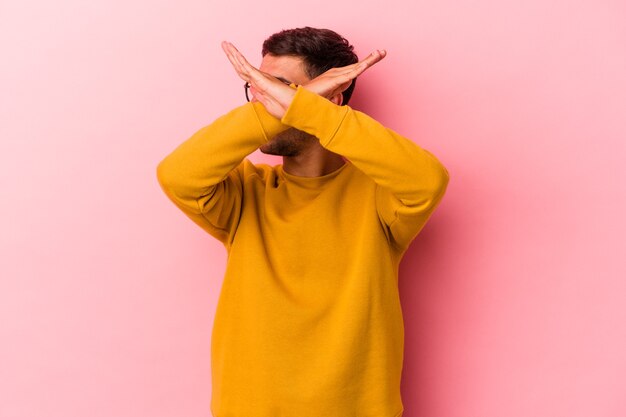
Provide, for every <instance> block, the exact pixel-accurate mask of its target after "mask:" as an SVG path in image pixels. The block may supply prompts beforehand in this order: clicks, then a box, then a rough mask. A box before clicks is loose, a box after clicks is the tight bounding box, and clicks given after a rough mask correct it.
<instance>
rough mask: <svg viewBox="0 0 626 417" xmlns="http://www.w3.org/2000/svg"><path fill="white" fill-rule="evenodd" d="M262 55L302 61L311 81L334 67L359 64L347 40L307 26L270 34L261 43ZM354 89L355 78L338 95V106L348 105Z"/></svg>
mask: <svg viewBox="0 0 626 417" xmlns="http://www.w3.org/2000/svg"><path fill="white" fill-rule="evenodd" d="M261 53H262V55H263V56H265V55H266V54H268V53H269V54H272V55H276V56H281V55H289V56H296V57H300V58H302V60H303V61H304V72H305V73H306V75H307V76H308V77H309V78H311V79H313V78H315V77H317V76H318V75H320V74H323V73H324V72H326V71H328V70H329V69H331V68H335V67H344V66H346V65H350V64H355V63H357V62H359V57H358V56H357V55H356V54H355V53H354V46H352V45H350V43H349V42H348V40H347V39H345V38H344V37H343V36H341V35H339V34H338V33H337V32H334V31H332V30H330V29H317V28H312V27H309V26H306V27H302V28H296V29H285V30H282V31H280V32H277V33H274V34H273V35H271V36H270V37H269V38H267V39H266V40H265V41H264V42H263V49H262V51H261ZM355 85H356V78H355V79H353V80H352V83H351V84H350V86H349V87H348V88H347V89H346V90H345V91H344V92H343V93H342V95H343V101H342V105H346V104H348V101H350V97H352V92H353V91H354V87H355Z"/></svg>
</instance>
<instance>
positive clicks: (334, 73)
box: [302, 49, 387, 104]
mask: <svg viewBox="0 0 626 417" xmlns="http://www.w3.org/2000/svg"><path fill="white" fill-rule="evenodd" d="M386 55H387V51H386V50H384V49H382V50H378V49H377V50H376V51H375V52H372V53H371V54H370V55H369V56H368V57H367V58H365V59H364V60H362V61H359V62H357V63H355V64H351V65H347V66H345V67H338V68H331V69H329V70H328V71H326V72H324V73H323V74H320V75H318V76H317V77H315V78H314V79H312V80H311V81H309V82H308V83H306V84H303V85H302V87H303V88H306V89H307V90H309V91H312V92H314V93H316V94H318V95H320V96H322V97H326V98H327V99H329V100H332V98H333V97H335V96H337V95H339V94H341V93H342V92H344V91H345V90H346V89H347V88H348V87H350V84H351V83H352V80H353V79H355V78H356V77H358V76H359V75H360V74H361V73H363V71H365V70H366V69H368V68H369V67H371V66H372V65H374V64H376V63H377V62H378V61H380V60H381V59H383V58H384V57H385V56H386ZM336 104H341V103H336Z"/></svg>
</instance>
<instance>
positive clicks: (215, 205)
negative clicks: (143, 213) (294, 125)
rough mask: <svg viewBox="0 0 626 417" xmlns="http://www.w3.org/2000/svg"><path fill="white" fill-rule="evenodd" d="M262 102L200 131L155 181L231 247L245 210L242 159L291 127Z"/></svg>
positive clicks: (173, 154)
mask: <svg viewBox="0 0 626 417" xmlns="http://www.w3.org/2000/svg"><path fill="white" fill-rule="evenodd" d="M288 128H289V127H288V126H285V125H283V124H282V123H281V122H280V120H278V119H277V118H275V117H274V116H272V115H271V114H269V113H268V112H267V110H265V107H263V105H262V104H261V103H259V102H250V103H246V104H244V105H242V106H240V107H237V108H235V109H233V110H231V111H230V112H228V113H227V114H225V115H223V116H221V117H219V118H218V119H216V120H215V121H214V122H212V123H211V124H209V125H207V126H205V127H203V128H201V129H199V130H198V131H196V132H195V133H194V134H193V135H192V136H191V137H190V138H189V139H187V140H186V141H185V142H183V143H181V144H180V145H179V146H178V147H177V148H176V149H174V151H172V152H171V153H170V154H169V155H167V156H166V157H165V158H164V159H163V160H162V161H161V162H160V163H159V164H158V165H157V179H158V181H159V184H160V186H161V188H162V189H163V191H164V193H165V194H166V195H167V197H168V198H169V199H170V200H171V201H172V202H173V203H174V204H175V205H176V206H177V207H178V208H179V209H181V210H182V211H183V213H184V214H185V215H186V216H188V217H189V218H190V219H191V220H193V221H194V222H195V223H196V224H198V225H199V226H200V227H201V228H203V229H204V230H205V231H207V232H208V233H209V234H211V235H212V236H213V237H215V238H216V239H218V240H220V241H221V242H222V243H224V245H225V246H227V247H228V246H229V245H230V243H231V242H232V239H233V237H234V234H235V231H236V229H237V226H238V223H239V217H240V213H241V205H242V204H241V202H242V195H243V183H244V178H243V166H244V163H243V162H242V161H243V159H244V158H245V157H246V156H247V155H249V154H250V153H252V152H254V151H255V150H256V149H257V148H258V147H259V146H261V145H262V144H264V143H265V142H267V141H268V140H270V139H271V138H272V137H273V136H274V135H276V134H278V133H280V132H281V131H283V130H286V129H288Z"/></svg>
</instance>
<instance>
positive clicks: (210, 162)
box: [157, 87, 449, 417]
mask: <svg viewBox="0 0 626 417" xmlns="http://www.w3.org/2000/svg"><path fill="white" fill-rule="evenodd" d="M290 126H291V127H294V128H296V129H300V130H303V131H305V132H308V133H310V134H312V135H315V136H316V137H317V138H318V139H319V140H320V144H321V145H322V146H324V147H325V148H327V149H329V150H331V151H333V152H335V153H338V154H340V155H343V156H344V157H346V158H347V159H348V162H346V163H345V164H344V165H343V166H341V167H340V168H339V169H337V170H336V171H334V172H332V173H330V174H328V175H324V176H321V177H313V178H311V177H299V176H295V175H291V174H289V173H287V172H285V171H284V170H283V169H282V166H281V165H277V166H269V165H266V164H257V165H254V164H252V163H251V162H250V161H249V160H248V159H245V157H246V156H247V155H249V154H250V153H252V152H253V151H255V150H256V149H257V148H258V147H259V146H261V145H262V144H263V143H265V142H266V141H268V140H269V139H271V138H272V137H273V136H274V135H276V134H277V133H279V132H281V131H283V130H286V129H287V128H289V127H290ZM157 178H158V180H159V183H160V185H161V187H162V188H163V191H164V192H165V194H166V195H167V196H168V197H169V198H170V199H171V201H172V202H173V203H174V204H176V205H177V206H178V207H179V208H180V209H181V210H182V211H183V212H184V213H185V214H186V215H187V216H188V217H189V218H191V220H193V221H194V222H195V223H197V224H198V225H199V226H200V227H202V228H203V229H204V230H206V231H207V232H208V233H209V234H211V235H212V236H214V237H215V238H217V239H219V240H220V241H221V242H222V243H223V244H224V246H225V247H226V250H227V252H228V260H227V267H226V274H225V277H224V281H223V284H222V289H221V293H220V296H219V300H218V305H217V311H216V314H215V319H214V324H213V331H212V341H211V368H212V386H213V388H212V389H213V392H212V399H211V412H212V414H213V416H214V417H398V416H400V415H401V414H402V411H403V404H402V401H401V397H400V379H401V371H402V363H403V350H404V323H403V318H402V310H401V306H400V299H399V294H398V278H397V277H398V264H399V262H400V260H401V258H402V255H403V254H404V252H405V250H406V249H407V247H408V245H409V243H410V242H411V241H412V240H413V238H414V237H415V236H416V235H417V234H418V232H419V231H420V230H421V229H422V227H423V226H424V224H425V223H426V221H427V220H428V218H429V217H430V215H431V214H432V213H433V211H434V210H435V208H436V207H437V205H438V204H439V202H440V201H441V199H442V197H443V195H444V193H445V190H446V187H447V184H448V179H449V176H448V172H447V170H446V169H445V167H444V166H443V165H442V164H441V163H440V162H439V161H438V160H437V159H436V158H435V157H434V156H433V155H432V154H431V153H430V152H428V151H426V150H424V149H422V148H421V147H419V146H417V145H415V144H414V143H413V142H411V141H410V140H408V139H407V138H404V137H402V136H400V135H399V134H397V133H395V132H394V131H392V130H390V129H388V128H386V127H384V126H383V125H381V124H380V123H379V122H377V121H376V120H374V119H372V118H371V117H369V116H367V115H366V114H364V113H362V112H359V111H356V110H354V109H352V108H350V107H348V106H337V105H336V104H334V103H332V102H330V101H329V100H326V99H325V98H323V97H321V96H319V95H317V94H315V93H313V92H311V91H309V90H306V89H304V88H303V87H297V90H296V95H295V97H294V99H293V102H292V103H291V105H290V107H289V108H288V109H287V112H286V114H285V115H284V116H283V118H282V119H281V120H278V119H276V118H275V117H273V116H272V115H270V114H269V113H268V112H267V111H266V110H265V108H264V107H263V105H262V104H260V103H258V102H255V103H247V104H245V105H243V106H240V107H237V108H235V109H234V110H232V111H230V112H229V113H227V114H225V115H223V116H221V117H220V118H218V119H217V120H215V121H214V122H213V123H211V124H210V125H208V126H205V127H203V128H201V129H200V130H198V131H197V132H196V133H194V134H193V136H192V137H191V138H189V139H188V140H187V141H185V142H183V143H182V144H180V145H179V146H178V147H177V148H176V149H175V150H174V151H173V152H172V153H171V154H170V155H168V156H167V157H166V158H165V159H163V160H162V161H161V162H160V163H159V165H158V168H157Z"/></svg>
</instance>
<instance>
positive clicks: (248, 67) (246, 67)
mask: <svg viewBox="0 0 626 417" xmlns="http://www.w3.org/2000/svg"><path fill="white" fill-rule="evenodd" d="M228 48H229V51H230V52H231V53H232V55H233V56H234V58H235V60H236V61H237V62H238V63H239V66H240V67H241V69H242V70H243V71H245V72H246V73H248V74H251V73H253V72H256V71H259V70H258V69H257V68H255V67H254V66H252V64H250V63H249V62H248V60H247V59H246V57H244V56H243V54H242V53H241V52H239V50H238V49H237V48H236V47H235V45H233V44H231V43H228Z"/></svg>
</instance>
